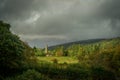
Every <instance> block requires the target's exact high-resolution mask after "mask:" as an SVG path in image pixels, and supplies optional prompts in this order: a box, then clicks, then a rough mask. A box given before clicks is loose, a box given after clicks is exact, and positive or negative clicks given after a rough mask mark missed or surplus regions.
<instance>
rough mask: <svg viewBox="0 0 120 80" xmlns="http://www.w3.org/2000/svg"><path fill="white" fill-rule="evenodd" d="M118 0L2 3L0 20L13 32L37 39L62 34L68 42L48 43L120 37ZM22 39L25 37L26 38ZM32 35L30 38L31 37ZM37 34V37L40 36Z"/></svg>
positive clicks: (54, 0) (53, 39) (7, 0)
mask: <svg viewBox="0 0 120 80" xmlns="http://www.w3.org/2000/svg"><path fill="white" fill-rule="evenodd" d="M119 3H120V1H119V0H2V2H1V3H0V15H1V16H0V19H3V20H6V21H8V22H10V23H11V24H12V29H11V30H12V31H13V32H15V33H17V34H18V35H19V34H24V35H25V36H27V35H29V38H32V35H37V36H38V37H39V38H40V39H39V40H38V38H37V40H36V39H34V40H33V41H31V40H30V39H27V41H28V42H30V44H32V45H33V43H34V44H38V43H39V41H40V40H42V41H41V43H42V42H43V41H44V40H45V39H43V38H41V37H40V36H45V35H47V36H53V35H56V36H57V35H58V37H59V35H61V36H65V37H66V38H68V39H62V40H59V39H55V38H52V39H49V38H47V37H46V39H47V40H48V41H51V42H50V43H49V44H51V45H52V44H56V43H62V42H65V41H76V40H83V39H90V38H106V37H116V36H119V35H120V10H119V9H120V5H119ZM24 35H23V36H21V37H24V38H25V36H24ZM30 35H31V36H30ZM39 35H40V36H39Z"/></svg>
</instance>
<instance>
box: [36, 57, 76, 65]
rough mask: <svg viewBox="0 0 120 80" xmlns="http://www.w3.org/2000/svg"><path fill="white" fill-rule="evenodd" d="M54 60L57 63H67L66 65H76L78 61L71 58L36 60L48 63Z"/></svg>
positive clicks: (43, 58) (41, 58) (40, 58)
mask: <svg viewBox="0 0 120 80" xmlns="http://www.w3.org/2000/svg"><path fill="white" fill-rule="evenodd" d="M54 59H56V60H57V61H58V63H67V64H72V63H77V62H78V60H77V59H75V58H73V57H38V60H39V61H40V62H41V61H44V62H50V63H53V60H54Z"/></svg>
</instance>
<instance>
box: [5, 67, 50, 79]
mask: <svg viewBox="0 0 120 80" xmlns="http://www.w3.org/2000/svg"><path fill="white" fill-rule="evenodd" d="M5 80H50V79H49V78H47V77H45V76H44V75H42V74H41V73H39V72H37V71H36V70H34V69H32V70H27V71H25V72H23V74H21V75H18V76H16V77H12V78H7V79H5Z"/></svg>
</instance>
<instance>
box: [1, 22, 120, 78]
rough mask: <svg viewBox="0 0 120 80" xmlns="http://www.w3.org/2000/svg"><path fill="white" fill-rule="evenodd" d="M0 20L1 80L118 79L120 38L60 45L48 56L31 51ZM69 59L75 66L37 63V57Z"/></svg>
mask: <svg viewBox="0 0 120 80" xmlns="http://www.w3.org/2000/svg"><path fill="white" fill-rule="evenodd" d="M10 27H11V26H10V25H9V24H7V23H4V22H3V21H0V80H119V79H120V38H115V39H110V40H104V41H101V42H97V43H93V44H86V45H80V44H74V45H70V46H68V47H67V48H64V46H58V47H56V48H55V49H53V50H48V51H47V53H45V50H44V49H39V48H36V47H34V48H31V47H30V46H29V45H28V44H27V43H25V42H23V41H21V40H20V39H19V37H18V36H17V35H15V34H13V33H11V31H10ZM46 55H49V56H58V57H60V56H66V57H74V58H76V59H78V63H75V64H67V63H64V64H57V63H55V64H52V63H45V62H38V60H37V56H46Z"/></svg>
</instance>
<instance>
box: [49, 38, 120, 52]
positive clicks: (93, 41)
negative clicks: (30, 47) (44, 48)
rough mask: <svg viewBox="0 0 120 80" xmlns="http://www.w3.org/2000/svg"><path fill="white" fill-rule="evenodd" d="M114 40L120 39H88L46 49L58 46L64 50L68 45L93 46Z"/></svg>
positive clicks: (50, 48) (52, 47) (51, 47)
mask: <svg viewBox="0 0 120 80" xmlns="http://www.w3.org/2000/svg"><path fill="white" fill-rule="evenodd" d="M115 39H120V37H117V38H107V39H88V40H81V41H75V42H68V43H64V44H58V45H55V46H49V47H48V49H49V50H52V49H54V48H56V47H58V46H64V48H67V47H69V46H70V45H73V44H81V45H86V44H93V43H98V42H102V41H109V40H115Z"/></svg>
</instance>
